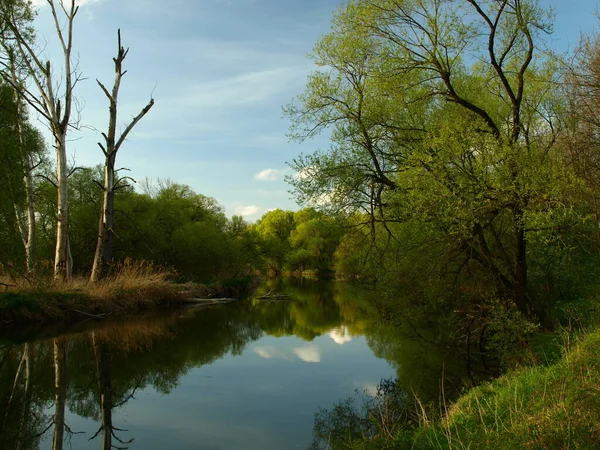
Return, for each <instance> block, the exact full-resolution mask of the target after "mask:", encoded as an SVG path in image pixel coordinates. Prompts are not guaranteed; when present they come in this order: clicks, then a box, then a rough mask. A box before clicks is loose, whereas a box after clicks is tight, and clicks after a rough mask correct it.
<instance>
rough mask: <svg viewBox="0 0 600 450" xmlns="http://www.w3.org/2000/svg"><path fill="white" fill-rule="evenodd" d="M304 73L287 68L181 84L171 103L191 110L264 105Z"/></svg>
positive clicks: (293, 67) (298, 69) (293, 68)
mask: <svg viewBox="0 0 600 450" xmlns="http://www.w3.org/2000/svg"><path fill="white" fill-rule="evenodd" d="M305 73H306V72H305V71H303V70H301V69H300V68H299V67H297V66H289V67H279V68H274V69H266V70H258V71H252V72H247V73H244V74H241V75H236V76H233V77H228V78H224V79H220V80H212V81H205V82H200V83H195V84H192V83H185V91H184V92H181V94H180V95H179V96H178V97H175V102H176V103H179V104H180V105H183V106H186V105H189V106H191V107H193V108H195V109H201V108H208V107H212V108H224V107H225V108H226V107H235V106H256V105H260V104H265V103H268V101H269V100H270V99H272V98H273V97H274V96H276V95H278V94H281V93H283V92H286V90H287V89H288V86H289V84H290V83H291V82H292V81H293V80H297V79H299V78H304V74H305Z"/></svg>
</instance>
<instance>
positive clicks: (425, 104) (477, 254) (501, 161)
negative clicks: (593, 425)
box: [287, 0, 581, 314]
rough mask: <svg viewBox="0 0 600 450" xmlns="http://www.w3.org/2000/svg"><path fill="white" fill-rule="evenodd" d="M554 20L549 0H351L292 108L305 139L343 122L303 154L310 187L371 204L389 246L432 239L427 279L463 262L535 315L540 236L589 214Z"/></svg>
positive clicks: (312, 196)
mask: <svg viewBox="0 0 600 450" xmlns="http://www.w3.org/2000/svg"><path fill="white" fill-rule="evenodd" d="M549 29H550V20H549V15H548V14H547V13H546V12H545V11H544V10H542V9H541V8H540V7H539V6H538V4H537V2H536V1H535V0H502V1H498V2H487V1H476V0H461V1H456V2H446V1H440V0H422V1H404V0H384V1H372V0H356V1H352V2H350V3H348V4H347V5H346V7H344V8H343V9H342V10H340V12H338V13H337V14H336V16H335V18H334V21H333V28H332V31H331V33H329V34H328V35H326V36H325V37H324V38H323V39H321V41H320V42H319V43H318V44H317V46H316V48H315V52H314V55H313V59H314V60H315V62H316V63H317V65H318V66H320V67H321V69H320V70H318V71H317V72H315V73H314V74H313V75H311V77H310V78H309V81H308V85H307V89H306V92H305V93H304V94H303V95H301V96H300V97H299V98H298V102H296V103H295V104H293V105H291V106H290V107H289V108H288V109H287V111H288V114H289V115H290V116H291V117H292V119H293V120H294V124H295V125H294V128H293V129H292V135H293V136H294V137H296V138H297V139H305V138H307V137H311V136H313V135H314V134H315V133H316V132H319V131H320V130H323V129H325V128H328V127H331V128H332V148H331V150H330V151H329V152H320V153H315V154H313V155H309V156H303V157H301V158H299V159H297V160H296V161H294V162H293V164H292V166H293V167H294V168H295V169H296V170H297V171H298V172H299V173H301V174H302V175H303V176H300V177H296V178H295V179H294V180H292V182H293V184H294V187H295V189H296V192H297V194H298V197H299V199H300V200H302V201H304V202H311V201H313V202H315V201H317V200H322V199H323V198H324V197H325V198H326V200H327V201H328V202H329V203H330V204H332V205H334V206H335V207H337V208H346V209H351V210H353V211H357V212H363V213H366V214H368V215H369V216H370V218H371V224H370V226H371V230H370V231H371V233H375V232H376V231H379V232H380V231H383V232H384V233H386V234H388V235H389V236H388V238H384V239H373V242H378V243H380V244H381V245H380V250H382V251H383V250H386V249H387V250H388V251H390V250H392V249H393V248H396V249H399V248H401V247H405V246H404V245H403V244H402V242H403V240H404V236H403V235H402V233H408V235H409V236H410V240H412V241H413V244H414V246H413V248H423V247H424V246H426V245H427V244H429V245H430V246H431V247H433V248H432V249H431V251H428V252H423V251H422V250H421V260H423V262H424V263H425V262H427V261H425V260H424V259H423V258H424V257H426V256H433V255H435V257H436V258H437V260H435V262H434V264H429V270H427V272H426V274H422V275H421V279H424V280H425V279H428V278H439V276H440V275H441V274H447V276H446V279H447V280H448V281H449V280H450V277H451V275H450V274H452V276H453V278H455V279H458V280H461V281H462V282H463V283H464V284H463V285H462V287H463V288H464V289H463V291H471V293H473V289H472V287H468V284H469V283H470V280H472V279H473V278H474V279H476V280H477V281H478V282H480V284H479V288H477V289H476V291H478V293H477V295H478V296H479V297H480V298H482V299H486V298H492V297H496V296H501V297H504V298H507V299H510V300H512V301H513V302H514V303H515V304H516V305H517V307H518V308H519V310H520V311H522V312H523V313H526V314H529V313H530V312H531V309H532V308H533V296H532V295H531V292H530V291H529V287H530V286H529V284H530V280H529V278H528V273H529V270H528V269H529V264H528V255H529V252H530V249H528V235H529V234H530V233H533V232H540V231H545V232H547V233H549V234H551V233H553V232H554V233H555V232H556V230H564V229H567V228H568V227H570V226H572V225H573V224H574V223H576V222H577V221H579V220H581V218H580V216H579V215H578V214H577V211H575V210H574V208H573V193H574V192H575V191H576V190H577V182H576V179H575V177H574V175H573V173H572V171H570V170H569V169H568V168H565V167H564V165H563V164H562V159H561V157H560V154H559V152H558V151H557V146H556V142H557V139H558V138H559V136H560V134H561V133H562V132H563V126H562V123H561V120H560V112H561V111H562V108H563V98H562V97H561V93H560V92H557V91H556V90H555V89H554V86H555V85H556V82H557V81H558V80H557V78H556V77H557V75H555V74H556V70H555V69H556V67H555V64H554V61H553V60H552V59H550V58H549V57H547V56H546V54H545V53H544V52H543V49H544V41H543V33H544V32H546V31H547V30H549ZM378 224H381V226H379V225H378ZM419 235H420V237H421V239H423V240H422V241H420V242H419V241H418V240H417V241H415V239H416V238H418V237H419ZM390 246H391V247H390ZM414 253H415V252H413V254H414ZM399 256H400V257H401V258H402V255H399ZM388 257H389V258H391V259H394V258H395V256H394V255H390V256H388ZM440 261H442V262H440ZM430 262H431V261H430ZM378 263H379V265H380V266H382V267H385V268H386V270H389V269H390V267H394V268H402V269H404V268H407V269H410V268H411V266H410V264H412V265H413V266H414V265H415V263H414V262H412V263H407V264H406V265H405V266H398V264H394V265H391V266H390V265H385V264H381V260H379V261H378ZM419 265H420V266H427V264H422V265H421V264H419ZM436 272H437V274H436ZM396 273H397V272H396ZM473 274H475V276H474V277H473ZM436 275H437V276H436ZM390 276H391V277H393V276H394V274H393V273H392V274H390ZM448 284H449V285H450V286H451V285H452V283H448ZM486 286H489V287H488V288H486ZM444 287H448V285H445V286H444Z"/></svg>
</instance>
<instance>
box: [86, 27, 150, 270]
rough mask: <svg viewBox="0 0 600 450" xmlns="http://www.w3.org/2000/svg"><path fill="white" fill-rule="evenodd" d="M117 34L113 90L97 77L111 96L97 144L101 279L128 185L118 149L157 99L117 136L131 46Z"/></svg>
mask: <svg viewBox="0 0 600 450" xmlns="http://www.w3.org/2000/svg"><path fill="white" fill-rule="evenodd" d="M117 36H118V47H117V48H118V50H117V56H116V57H115V58H113V61H114V64H115V82H114V85H113V88H112V91H111V92H109V91H108V89H106V87H104V85H103V84H102V83H101V82H100V81H98V80H97V81H98V85H99V86H100V88H101V89H102V92H104V94H105V95H106V97H107V98H108V101H109V102H110V106H109V121H108V133H107V134H104V133H102V135H103V137H104V145H103V144H101V143H98V145H99V146H100V148H101V149H102V153H104V157H105V163H104V183H103V184H102V190H103V191H104V196H103V201H102V210H101V212H100V223H99V227H98V242H97V244H96V252H95V255H94V264H93V266H92V273H91V275H90V281H96V280H98V279H99V278H100V276H101V275H102V271H103V270H107V269H108V267H109V266H110V264H111V263H112V254H113V225H114V197H115V191H116V190H117V189H120V188H122V187H125V186H126V184H122V183H121V182H122V181H123V180H124V179H125V178H121V179H118V178H117V171H116V170H115V161H116V158H117V152H118V151H119V149H120V148H121V145H122V144H123V142H124V141H125V139H126V138H127V135H128V134H129V133H130V132H131V130H132V129H133V127H134V126H135V125H136V124H137V123H138V122H139V121H140V120H141V119H142V117H144V116H145V115H146V114H147V113H148V111H150V109H151V108H152V106H154V99H150V101H149V102H148V104H147V105H146V106H145V107H144V108H143V109H142V110H141V111H140V112H139V114H138V115H137V116H135V117H134V118H133V120H132V121H131V122H130V123H129V125H127V127H126V128H125V131H123V133H122V134H121V136H120V137H119V138H118V139H117V137H116V129H117V102H118V97H119V88H120V87H121V79H122V77H123V75H125V73H126V72H127V71H123V61H124V60H125V57H126V56H127V53H128V52H129V49H125V48H124V47H123V46H122V45H121V30H118V32H117Z"/></svg>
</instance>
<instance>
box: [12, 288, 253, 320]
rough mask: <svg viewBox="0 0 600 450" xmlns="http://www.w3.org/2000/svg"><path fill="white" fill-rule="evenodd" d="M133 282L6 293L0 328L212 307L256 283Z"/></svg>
mask: <svg viewBox="0 0 600 450" xmlns="http://www.w3.org/2000/svg"><path fill="white" fill-rule="evenodd" d="M136 281H137V282H136V283H133V285H132V283H129V284H125V283H123V280H119V279H116V280H112V281H109V282H107V283H104V284H102V283H97V284H89V283H88V284H81V283H74V284H69V285H49V286H47V287H45V288H44V287H39V288H30V289H14V290H12V291H10V290H9V291H7V292H4V293H0V324H1V325H4V326H14V325H28V324H47V323H48V324H49V323H60V322H64V323H72V322H76V321H80V320H85V319H106V318H109V317H121V316H126V315H131V314H135V313H140V312H148V311H161V310H170V309H174V308H177V307H183V306H190V305H197V306H210V305H216V304H221V303H227V302H229V301H233V300H238V299H242V298H245V297H247V296H248V295H249V294H250V293H251V291H252V290H253V289H254V287H255V285H256V281H257V280H256V279H254V278H243V279H234V280H227V281H223V282H218V283H215V284H212V285H204V284H197V283H185V284H178V283H174V282H169V281H164V280H148V281H147V282H143V281H141V280H136ZM135 284H137V286H136V285H135Z"/></svg>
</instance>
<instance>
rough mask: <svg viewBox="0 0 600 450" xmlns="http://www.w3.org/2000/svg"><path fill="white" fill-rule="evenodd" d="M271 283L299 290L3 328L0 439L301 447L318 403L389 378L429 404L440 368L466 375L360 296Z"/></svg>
mask: <svg viewBox="0 0 600 450" xmlns="http://www.w3.org/2000/svg"><path fill="white" fill-rule="evenodd" d="M269 291H273V292H281V293H285V294H289V295H291V297H290V298H291V300H290V301H275V302H265V301H260V300H247V301H243V302H239V303H236V304H230V305H226V306H221V307H211V308H208V309H203V310H199V309H198V308H189V309H186V310H181V311H177V312H176V313H173V314H168V315H163V316H161V317H156V316H154V317H140V318H136V319H129V320H122V321H110V322H108V321H107V322H99V323H90V322H87V323H86V324H83V325H79V326H76V327H72V329H71V330H69V331H68V332H64V333H60V332H59V331H58V330H57V329H51V330H37V332H38V333H41V336H43V338H39V339H35V338H34V337H32V336H31V335H29V336H23V335H22V334H21V335H20V337H19V338H18V339H19V340H20V341H21V342H22V341H25V343H22V344H18V343H15V339H16V336H17V335H19V334H20V333H22V330H14V331H12V332H11V331H10V330H3V331H2V334H4V336H5V337H4V339H3V340H2V342H4V346H3V347H0V442H1V443H2V446H3V447H2V448H7V449H9V448H10V449H12V448H15V449H23V450H25V449H37V448H42V449H52V450H55V449H61V448H62V447H63V445H65V448H67V446H66V443H71V444H72V447H73V448H78V449H86V448H90V449H91V448H94V449H97V448H102V449H103V450H104V449H110V448H111V447H112V448H115V447H118V448H126V447H129V448H132V449H134V448H144V449H146V448H148V449H151V448H157V449H158V448H165V446H168V447H173V448H182V449H185V448H190V449H191V448H290V447H295V446H296V445H298V446H300V447H303V446H306V445H307V443H308V442H309V441H310V437H311V429H312V416H313V414H314V413H315V412H316V411H317V409H318V408H319V407H329V406H331V404H332V403H333V402H335V401H337V400H339V399H340V398H344V397H347V396H348V395H351V394H352V392H353V391H354V390H355V389H359V390H367V391H369V390H371V391H372V390H374V389H375V387H376V386H377V383H378V382H379V380H380V379H381V378H382V377H389V376H392V375H394V376H396V377H397V378H398V379H399V380H400V383H402V384H403V385H405V386H406V388H407V389H412V390H413V391H415V392H418V393H419V394H420V395H421V396H422V397H423V398H425V400H427V399H428V398H436V396H438V395H439V379H440V377H441V374H442V371H445V376H446V378H447V379H453V378H452V377H455V380H456V384H457V385H458V384H459V380H460V379H461V377H462V368H461V367H460V365H459V364H453V363H452V362H451V358H450V357H449V353H445V352H444V351H440V349H439V348H437V347H434V346H432V345H431V344H427V343H424V342H423V341H422V340H421V339H414V338H411V337H410V336H411V333H410V330H404V329H403V327H402V326H398V325H395V326H384V325H382V324H380V323H379V322H378V319H377V318H378V314H377V311H376V310H375V309H374V307H373V304H372V302H371V301H370V300H369V298H368V295H366V294H365V293H364V292H362V293H361V291H357V290H356V289H354V288H352V287H349V286H347V285H344V284H342V283H317V282H305V283H303V284H299V283H297V282H294V281H293V280H277V281H272V282H269V283H267V284H265V286H262V287H261V288H260V290H259V292H258V293H257V295H256V296H259V295H261V294H262V293H266V292H269ZM455 366H456V367H455ZM79 433H81V434H79Z"/></svg>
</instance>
